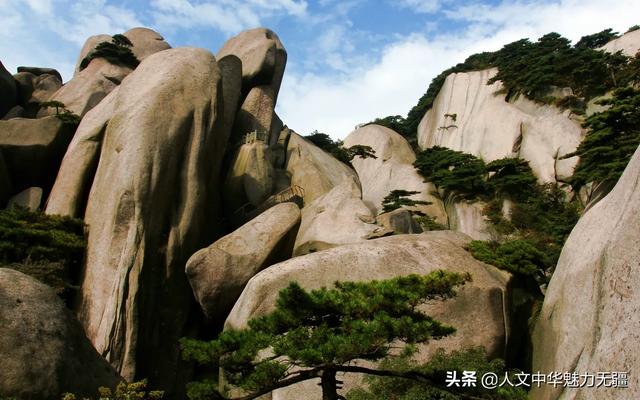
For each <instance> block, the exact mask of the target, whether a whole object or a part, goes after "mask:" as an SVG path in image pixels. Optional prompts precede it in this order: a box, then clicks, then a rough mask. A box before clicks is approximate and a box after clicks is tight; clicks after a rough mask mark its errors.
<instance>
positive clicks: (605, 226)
mask: <svg viewBox="0 0 640 400" xmlns="http://www.w3.org/2000/svg"><path fill="white" fill-rule="evenodd" d="M639 242H640V150H636V152H635V155H634V156H633V159H632V160H631V161H630V162H629V165H628V166H627V168H626V169H625V171H624V173H623V174H622V177H621V178H620V180H619V181H618V183H617V185H616V186H615V187H614V188H613V190H612V191H611V192H610V193H609V194H608V195H607V196H606V197H605V198H604V199H602V200H600V202H598V203H597V204H596V205H595V206H593V207H592V208H591V209H590V210H589V211H587V212H586V214H585V215H584V216H583V217H582V218H581V219H580V221H578V224H577V225H576V226H575V228H574V229H573V231H572V232H571V235H570V236H569V238H568V239H567V242H566V243H565V245H564V247H563V249H562V254H561V255H560V260H559V261H558V266H557V267H556V270H555V273H554V275H553V277H552V279H551V282H550V284H549V289H548V291H547V294H546V297H545V300H544V304H543V306H542V311H541V312H540V316H539V317H538V322H537V324H536V327H535V331H534V335H533V345H534V348H533V350H534V353H533V370H534V371H542V372H552V371H563V372H574V371H575V372H581V373H584V372H594V373H597V372H598V371H623V372H624V371H626V372H629V375H628V379H629V382H628V384H629V388H628V389H615V388H605V387H602V388H598V389H593V388H586V387H585V388H576V389H570V388H563V387H562V386H560V387H558V388H554V387H553V386H552V385H543V387H541V388H534V389H533V391H532V398H533V399H536V400H542V399H544V400H546V399H549V400H551V399H557V398H563V399H594V400H595V399H598V400H601V399H603V400H609V399H611V400H613V399H620V398H629V399H632V398H637V397H638V396H640V379H639V378H638V375H637V373H634V372H635V371H637V366H638V365H639V363H640V359H639V355H640V348H639V343H640V317H639V315H640V314H639V312H640V293H639V292H638V290H637V288H638V287H639V286H640V278H639V275H638V274H637V273H635V271H636V269H637V267H638V265H640V247H638V243H639Z"/></svg>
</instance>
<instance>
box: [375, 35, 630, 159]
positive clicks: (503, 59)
mask: <svg viewBox="0 0 640 400" xmlns="http://www.w3.org/2000/svg"><path fill="white" fill-rule="evenodd" d="M632 28H633V27H632ZM630 29H631V28H630ZM616 37H618V34H617V32H613V31H612V30H611V29H605V30H603V31H601V32H598V33H595V34H592V35H586V36H584V37H582V38H581V39H580V40H579V41H578V42H576V44H575V45H573V46H572V45H571V42H570V41H569V40H568V39H566V38H563V37H562V36H560V35H559V34H557V33H555V32H551V33H548V34H546V35H544V36H542V37H541V38H539V39H538V40H537V41H535V42H532V41H530V40H529V39H521V40H517V41H515V42H512V43H509V44H507V45H505V46H504V47H503V48H502V49H500V50H498V51H496V52H484V53H478V54H474V55H472V56H470V57H468V58H467V59H466V60H465V61H464V62H462V63H460V64H457V65H455V66H454V67H451V68H449V69H447V70H445V71H442V73H440V74H439V75H438V76H436V77H435V78H433V80H432V81H431V83H430V85H429V87H428V88H427V91H426V92H425V93H424V95H422V97H420V99H419V100H418V103H417V104H416V105H415V106H414V107H413V108H411V110H409V112H408V114H407V117H406V118H403V117H402V116H399V115H391V116H387V117H384V118H377V119H375V120H374V121H372V123H377V124H380V125H384V126H387V127H389V128H391V129H393V130H394V131H396V132H398V133H400V134H401V135H402V136H404V137H405V138H407V140H408V141H409V142H410V143H411V144H412V145H413V146H414V147H415V146H416V135H417V130H418V125H419V123H420V121H421V120H422V118H423V117H424V115H425V113H426V112H427V111H428V110H429V109H430V108H431V107H432V106H433V102H434V101H435V99H436V96H437V95H438V93H439V92H440V90H441V89H442V86H443V85H444V82H445V80H446V78H447V76H449V75H450V74H452V73H459V72H470V71H479V70H483V69H487V68H493V67H496V68H497V69H498V73H497V75H496V76H495V77H493V78H492V79H490V80H489V82H488V83H489V84H491V83H494V82H497V81H501V82H502V84H503V87H504V92H505V93H506V95H507V96H506V97H507V99H510V98H513V97H515V96H517V95H524V96H526V97H527V98H529V99H531V100H534V101H538V102H541V103H550V102H552V103H554V104H556V105H557V106H559V107H561V108H571V109H572V110H574V111H575V112H578V113H582V112H584V105H585V104H586V103H587V102H588V101H589V100H590V99H592V98H594V97H596V96H600V95H603V94H605V93H606V92H608V91H610V90H613V89H616V88H620V87H624V86H627V85H629V84H630V82H629V79H628V78H629V76H630V75H633V74H631V73H629V71H628V70H629V68H630V61H632V60H633V59H635V58H632V59H630V58H629V57H627V56H625V55H623V54H622V53H620V52H618V53H616V54H610V53H606V52H602V51H600V50H598V49H597V48H599V47H601V46H602V45H604V44H606V43H607V42H608V41H609V40H611V39H614V38H616ZM559 87H560V88H564V87H570V88H571V89H572V90H573V93H574V96H573V97H572V98H571V99H556V98H554V97H552V96H550V93H551V92H552V90H553V89H554V88H559ZM370 123H371V122H370Z"/></svg>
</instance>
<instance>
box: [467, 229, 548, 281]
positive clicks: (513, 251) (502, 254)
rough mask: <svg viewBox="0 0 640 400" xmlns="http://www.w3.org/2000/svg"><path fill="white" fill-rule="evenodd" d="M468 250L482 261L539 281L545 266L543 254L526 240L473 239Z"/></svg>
mask: <svg viewBox="0 0 640 400" xmlns="http://www.w3.org/2000/svg"><path fill="white" fill-rule="evenodd" d="M469 251H470V252H471V254H472V255H473V257H475V258H476V259H478V260H480V261H482V262H485V263H487V264H491V265H495V266H496V267H498V268H501V269H504V270H506V271H509V272H511V273H513V274H519V275H525V276H531V277H534V278H536V279H537V280H540V281H542V277H543V276H544V272H545V270H546V268H547V266H546V265H545V264H544V254H543V253H542V252H541V251H540V250H538V249H537V248H536V246H535V245H534V244H533V243H531V242H530V241H528V240H523V239H516V240H510V241H506V242H504V243H496V242H485V241H481V240H474V241H472V242H471V243H469Z"/></svg>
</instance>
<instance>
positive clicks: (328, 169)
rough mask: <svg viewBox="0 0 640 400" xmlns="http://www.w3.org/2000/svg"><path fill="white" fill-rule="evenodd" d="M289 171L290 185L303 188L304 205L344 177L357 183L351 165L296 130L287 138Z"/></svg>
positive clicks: (287, 166) (339, 182)
mask: <svg viewBox="0 0 640 400" xmlns="http://www.w3.org/2000/svg"><path fill="white" fill-rule="evenodd" d="M286 170H287V172H289V173H290V174H291V184H292V185H297V186H300V187H301V188H303V189H304V191H305V195H304V201H305V204H310V203H312V202H313V201H314V200H315V199H317V198H318V197H320V196H322V195H324V194H326V193H327V192H329V191H330V190H331V189H333V188H334V187H335V186H337V185H339V184H341V183H342V182H343V181H345V180H348V181H352V182H358V177H357V175H356V173H355V172H354V171H353V170H352V169H351V168H349V167H348V166H347V165H345V164H343V163H341V162H340V161H338V160H337V159H335V158H334V157H332V156H330V155H329V154H327V153H325V152H324V151H323V150H322V149H320V148H319V147H317V146H315V145H314V144H312V143H311V142H308V141H307V140H305V139H303V138H302V137H301V136H300V135H298V134H297V133H295V132H291V133H290V135H289V138H288V145H287V164H286ZM358 186H359V182H358Z"/></svg>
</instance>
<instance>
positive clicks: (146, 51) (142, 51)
mask: <svg viewBox="0 0 640 400" xmlns="http://www.w3.org/2000/svg"><path fill="white" fill-rule="evenodd" d="M123 35H124V36H126V37H127V39H129V40H130V41H131V43H132V44H133V47H131V51H133V54H134V55H135V56H136V58H137V59H138V60H140V61H142V60H144V59H145V58H147V57H149V56H150V55H151V54H155V53H157V52H159V51H162V50H167V49H170V48H171V46H170V45H169V43H167V42H166V41H165V40H164V38H163V37H162V36H161V35H160V34H159V33H158V32H156V31H154V30H152V29H149V28H141V27H138V28H132V29H129V30H128V31H126V32H125V33H123Z"/></svg>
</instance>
